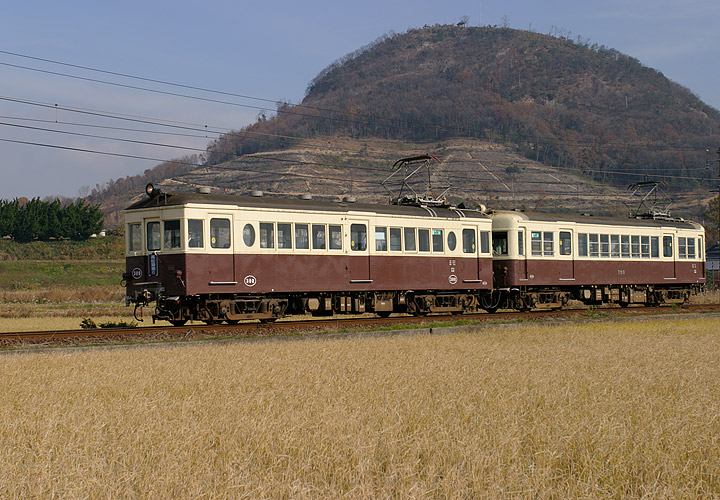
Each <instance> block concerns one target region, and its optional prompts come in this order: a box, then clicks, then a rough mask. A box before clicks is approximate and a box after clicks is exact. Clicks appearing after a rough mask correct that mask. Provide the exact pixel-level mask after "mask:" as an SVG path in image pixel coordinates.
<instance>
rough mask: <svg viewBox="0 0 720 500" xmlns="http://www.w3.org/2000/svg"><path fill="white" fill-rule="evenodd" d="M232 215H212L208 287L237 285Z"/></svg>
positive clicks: (207, 267) (207, 263) (207, 262)
mask: <svg viewBox="0 0 720 500" xmlns="http://www.w3.org/2000/svg"><path fill="white" fill-rule="evenodd" d="M232 230H233V217H232V214H210V252H208V254H209V260H208V261H206V263H205V266H204V267H205V272H206V273H207V277H208V285H212V286H222V285H237V279H235V256H234V255H233V234H232Z"/></svg>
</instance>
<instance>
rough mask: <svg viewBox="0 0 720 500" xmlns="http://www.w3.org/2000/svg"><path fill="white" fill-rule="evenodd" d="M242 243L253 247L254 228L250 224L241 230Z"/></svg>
mask: <svg viewBox="0 0 720 500" xmlns="http://www.w3.org/2000/svg"><path fill="white" fill-rule="evenodd" d="M243 241H244V242H245V245H246V246H249V247H251V246H253V245H254V244H255V228H254V227H253V225H252V224H245V227H244V228H243Z"/></svg>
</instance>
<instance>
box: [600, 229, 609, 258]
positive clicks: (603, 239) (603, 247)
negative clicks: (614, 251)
mask: <svg viewBox="0 0 720 500" xmlns="http://www.w3.org/2000/svg"><path fill="white" fill-rule="evenodd" d="M600 257H610V235H607V234H601V235H600Z"/></svg>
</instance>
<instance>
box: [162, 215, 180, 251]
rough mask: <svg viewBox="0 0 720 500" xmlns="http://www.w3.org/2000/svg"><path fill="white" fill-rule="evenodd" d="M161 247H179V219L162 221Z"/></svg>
mask: <svg viewBox="0 0 720 500" xmlns="http://www.w3.org/2000/svg"><path fill="white" fill-rule="evenodd" d="M163 241H164V243H163V248H165V249H168V248H180V221H179V220H166V221H163Z"/></svg>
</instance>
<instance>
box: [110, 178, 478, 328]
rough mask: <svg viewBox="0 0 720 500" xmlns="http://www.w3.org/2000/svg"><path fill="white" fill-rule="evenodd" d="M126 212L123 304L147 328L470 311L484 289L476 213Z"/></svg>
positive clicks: (259, 206)
mask: <svg viewBox="0 0 720 500" xmlns="http://www.w3.org/2000/svg"><path fill="white" fill-rule="evenodd" d="M147 192H148V194H149V196H148V197H147V198H145V199H143V200H141V201H139V202H137V203H135V204H133V205H132V206H130V207H128V208H127V209H126V210H125V212H124V214H125V223H126V234H127V242H126V244H127V248H126V254H127V259H126V260H127V265H126V272H125V274H124V279H125V280H126V287H127V298H126V301H127V302H128V303H135V304H136V305H147V304H148V303H150V302H152V301H155V302H156V310H155V314H154V316H153V319H160V320H168V321H170V322H171V323H173V324H182V323H184V322H185V321H187V320H190V319H193V320H202V321H206V322H208V323H210V322H219V321H227V322H231V323H232V322H236V321H239V320H242V319H260V320H269V321H272V320H274V319H276V318H278V317H281V316H283V315H287V314H303V313H312V314H315V315H330V314H334V313H363V312H375V313H377V314H379V315H381V316H386V315H389V314H390V313H392V312H409V313H411V314H418V315H422V314H427V313H432V312H463V311H467V310H476V309H478V308H479V307H482V303H483V302H487V296H489V294H490V289H491V287H492V255H491V249H490V234H491V230H492V229H491V224H492V221H491V220H490V218H489V217H488V216H487V215H485V214H484V213H481V212H479V211H476V210H465V209H458V208H453V207H446V208H439V207H436V208H433V207H423V206H405V205H371V204H361V203H352V202H350V201H347V200H346V201H343V202H333V201H320V200H313V199H302V198H293V199H291V198H271V197H262V196H229V195H215V194H202V193H160V192H158V191H157V190H155V189H154V188H152V186H149V187H148V189H147Z"/></svg>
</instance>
